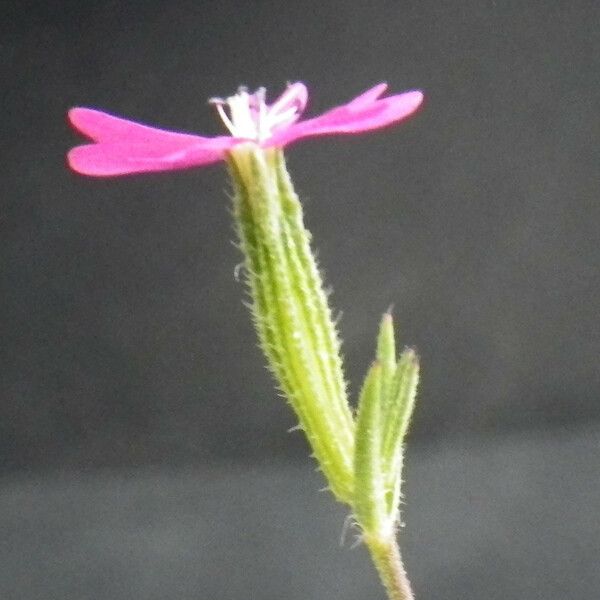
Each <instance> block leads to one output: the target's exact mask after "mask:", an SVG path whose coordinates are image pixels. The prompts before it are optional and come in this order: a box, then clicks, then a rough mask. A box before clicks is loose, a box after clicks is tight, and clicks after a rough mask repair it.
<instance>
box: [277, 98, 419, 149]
mask: <svg viewBox="0 0 600 600" xmlns="http://www.w3.org/2000/svg"><path fill="white" fill-rule="evenodd" d="M373 90H375V88H373ZM366 93H368V92H366ZM366 93H365V94H366ZM359 98H360V97H359ZM371 98H372V97H371ZM355 100H356V99H355ZM422 101H423V94H422V92H420V91H418V90H415V91H411V92H405V93H403V94H398V95H395V96H390V97H388V98H383V99H381V100H375V101H370V102H369V101H368V100H365V99H362V100H361V101H360V102H359V103H358V104H357V103H355V101H352V102H350V103H349V104H346V105H343V106H339V107H337V108H334V109H332V110H330V111H328V112H326V113H324V114H322V115H321V116H319V117H315V118H314V119H308V120H307V121H301V122H300V123H295V124H294V125H291V126H290V127H288V128H287V129H285V130H283V131H281V132H278V133H276V134H275V135H274V136H273V137H272V138H271V139H269V140H267V142H266V145H267V146H285V145H287V144H291V143H292V142H295V141H297V140H300V139H303V138H308V137H315V136H321V135H336V134H346V133H362V132H364V131H371V130H373V129H379V128H381V127H386V126H387V125H392V124H394V123H397V122H398V121H401V120H402V119H405V118H406V117H408V116H409V115H411V114H412V113H413V112H415V111H416V110H417V108H418V107H419V106H420V104H421V102H422Z"/></svg>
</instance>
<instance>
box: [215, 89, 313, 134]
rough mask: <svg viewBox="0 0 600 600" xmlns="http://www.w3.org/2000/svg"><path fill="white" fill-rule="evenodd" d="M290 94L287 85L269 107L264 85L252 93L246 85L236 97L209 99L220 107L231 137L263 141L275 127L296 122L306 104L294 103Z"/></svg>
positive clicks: (221, 115)
mask: <svg viewBox="0 0 600 600" xmlns="http://www.w3.org/2000/svg"><path fill="white" fill-rule="evenodd" d="M290 96H291V94H290V93H289V88H288V91H286V92H284V93H283V94H282V96H281V97H280V98H279V99H278V100H277V101H276V102H275V103H274V104H273V105H271V106H268V105H267V103H266V90H265V88H258V89H257V90H256V92H254V94H249V93H248V89H247V88H245V87H240V88H239V89H238V93H237V94H235V95H234V96H230V97H229V98H227V99H225V100H223V99H222V98H212V99H211V100H210V102H211V104H214V105H215V106H216V107H217V112H218V113H219V116H220V117H221V120H222V121H223V123H224V125H225V127H227V129H228V130H229V131H230V132H231V135H232V136H234V137H239V138H245V139H249V140H254V141H256V142H258V143H260V142H263V141H265V140H266V139H268V138H269V137H270V136H271V135H273V131H274V130H275V129H277V128H279V127H281V126H284V125H290V124H292V123H294V122H295V121H296V119H297V118H298V116H299V113H300V112H302V109H303V105H300V104H298V103H297V102H293V98H292V97H290ZM290 100H292V103H290ZM301 104H302V103H301ZM225 107H227V110H226V108H225Z"/></svg>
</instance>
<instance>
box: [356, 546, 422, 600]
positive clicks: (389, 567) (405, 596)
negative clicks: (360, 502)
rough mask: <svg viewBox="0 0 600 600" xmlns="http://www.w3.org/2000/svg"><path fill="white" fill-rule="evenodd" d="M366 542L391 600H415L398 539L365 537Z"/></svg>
mask: <svg viewBox="0 0 600 600" xmlns="http://www.w3.org/2000/svg"><path fill="white" fill-rule="evenodd" d="M364 541H365V544H366V545H367V548H368V549H369V552H370V553H371V558H372V559H373V563H374V564H375V568H376V569H377V572H378V573H379V577H380V578H381V582H382V583H383V585H384V587H385V589H386V591H387V594H388V597H389V599H390V600H414V596H413V593H412V589H411V587H410V582H409V581H408V577H407V576H406V571H405V570H404V564H403V563H402V557H401V555H400V548H399V547H398V542H397V541H396V538H395V537H393V536H392V537H390V538H389V539H381V538H372V537H368V536H367V535H365V537H364Z"/></svg>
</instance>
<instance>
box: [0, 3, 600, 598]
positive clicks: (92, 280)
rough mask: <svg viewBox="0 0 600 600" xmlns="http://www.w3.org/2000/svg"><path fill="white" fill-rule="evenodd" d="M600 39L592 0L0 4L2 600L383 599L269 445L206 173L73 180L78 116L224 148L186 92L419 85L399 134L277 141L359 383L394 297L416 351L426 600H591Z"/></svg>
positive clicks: (275, 435)
mask: <svg viewBox="0 0 600 600" xmlns="http://www.w3.org/2000/svg"><path fill="white" fill-rule="evenodd" d="M599 26H600V7H599V6H598V4H597V2H591V1H590V2H494V1H481V2H475V1H471V2H469V1H465V2H414V3H405V2H371V3H359V2H329V3H315V2H288V3H283V2H231V1H230V2H223V1H221V2H199V1H196V2H191V1H190V2H178V1H174V2H170V3H159V2H154V1H152V2H140V3H133V2H104V3H103V2H95V3H91V2H90V3H81V2H54V3H47V4H45V5H43V6H42V5H40V6H37V5H36V4H34V3H12V4H11V5H9V9H8V13H7V15H6V17H5V18H3V22H2V25H0V27H1V29H2V31H1V33H2V35H1V38H0V75H1V81H2V82H3V83H2V89H1V91H0V94H1V98H2V104H1V106H2V113H1V114H2V118H1V119H0V144H1V157H2V181H3V192H2V196H1V198H0V255H1V257H2V261H1V263H0V265H1V266H0V290H1V293H0V308H1V312H0V314H1V315H2V316H1V327H2V337H1V339H2V343H1V345H0V366H1V372H2V376H1V378H0V393H1V403H0V469H1V471H2V473H3V474H4V478H3V480H2V482H3V483H2V489H1V492H2V496H1V498H0V499H1V501H2V504H1V505H0V509H1V510H2V513H0V519H3V520H2V521H1V522H0V527H2V528H4V529H6V531H5V533H7V535H5V536H4V539H7V540H9V543H8V545H7V546H6V553H7V554H6V555H5V556H3V560H2V561H0V564H2V565H3V566H2V567H1V568H2V569H3V572H2V573H0V575H2V577H0V580H1V581H2V583H0V591H1V592H3V597H8V598H11V599H12V598H26V599H32V598H51V597H61V598H88V597H89V598H111V600H117V599H120V598H126V597H127V598H128V599H132V598H154V597H156V598H164V597H167V596H169V597H170V598H173V599H176V598H177V599H179V598H185V599H187V598H196V597H197V598H212V597H220V598H247V597H252V598H254V597H256V598H259V597H262V598H281V597H282V596H285V597H287V598H296V597H298V598H300V597H302V598H305V597H339V598H343V597H346V598H354V597H356V598H359V597H366V596H367V595H370V596H371V597H379V596H377V594H381V592H380V591H379V590H378V588H377V587H376V582H375V581H374V580H371V579H369V578H372V573H371V571H370V570H369V568H368V564H367V562H366V560H365V557H364V555H363V554H359V553H358V552H360V551H358V552H357V553H349V552H347V551H346V550H341V551H340V550H337V549H336V546H335V544H336V543H337V541H336V539H335V538H336V536H337V533H338V531H339V527H340V523H341V521H342V520H343V516H344V514H343V511H341V512H340V511H338V512H333V513H332V512H329V513H328V512H327V511H328V510H330V511H334V510H335V509H332V504H333V503H332V502H331V500H330V499H329V498H326V497H324V496H322V497H321V496H318V495H315V494H313V492H312V491H313V490H316V489H318V487H319V486H320V485H321V481H320V480H319V479H318V477H316V476H312V478H311V474H310V468H311V465H310V463H309V460H308V459H307V458H306V454H307V451H306V447H305V445H304V443H303V441H302V439H301V437H300V436H298V435H295V436H290V435H288V434H287V433H286V430H287V428H289V427H290V426H292V425H293V424H294V420H293V417H292V415H291V414H290V412H289V410H288V408H287V407H286V406H285V405H284V403H283V402H282V401H281V400H280V399H279V398H277V396H276V394H275V392H274V390H273V385H272V382H271V381H270V379H269V376H268V374H267V373H266V370H265V369H264V368H263V360H262V357H261V356H260V354H259V352H258V350H257V348H256V344H255V340H254V334H253V331H252V328H251V324H250V320H249V318H248V314H247V311H246V309H245V308H244V307H243V306H242V303H241V298H242V296H243V287H242V285H241V284H240V283H238V282H237V281H236V280H235V278H234V267H235V265H236V263H238V262H239V261H240V255H239V253H238V252H237V250H236V249H235V248H234V247H233V245H232V244H231V241H232V240H233V237H234V236H233V231H232V228H231V223H230V216H229V214H228V209H229V202H228V199H227V191H228V184H227V182H226V177H225V172H224V169H223V168H222V166H215V167H210V168H206V169H198V170H192V171H187V172H180V173H171V174H160V175H153V176H141V177H134V178H125V179H114V180H95V179H85V178H82V177H79V176H76V175H74V174H72V173H70V172H68V171H67V169H66V168H65V165H64V154H65V152H66V151H67V150H68V148H69V147H71V146H72V145H74V144H76V143H78V141H79V139H80V138H78V137H77V136H76V135H75V134H74V133H72V132H71V131H70V130H69V128H68V126H67V124H66V122H65V112H66V109H67V108H68V107H70V106H72V105H83V106H93V107H98V108H102V109H104V110H107V111H110V112H113V113H116V114H122V115H124V116H128V117H130V118H133V119H137V120H140V121H144V122H148V123H151V124H156V125H159V126H163V127H166V128H173V129H178V130H185V131H191V132H201V133H206V134H218V133H220V132H221V127H220V125H219V123H218V120H217V119H216V117H215V115H214V113H213V110H212V109H211V108H210V107H208V106H207V104H206V100H207V98H209V97H211V96H215V95H221V96H223V95H228V94H230V93H232V92H233V91H235V89H236V87H237V86H238V85H239V84H241V83H245V84H248V85H249V86H251V87H256V86H259V85H265V86H267V87H268V89H269V90H270V91H271V93H272V95H274V94H277V93H278V92H279V91H280V90H281V89H282V87H283V86H284V85H285V82H286V81H288V80H290V81H293V80H302V81H305V82H306V83H307V84H308V85H309V87H310V90H311V102H310V106H309V109H308V113H309V114H316V113H318V112H319V111H322V110H325V109H326V108H329V107H330V106H333V105H335V104H338V103H342V102H344V101H346V100H348V99H349V98H351V97H352V96H353V95H355V94H357V93H358V92H360V91H362V90H363V89H365V88H367V87H369V86H371V85H372V84H374V83H377V82H379V81H382V80H387V81H388V82H389V83H390V87H391V89H392V90H393V91H401V90H403V89H409V88H417V87H418V88H422V89H423V90H424V91H425V94H426V102H425V106H424V108H423V110H422V111H421V112H420V113H419V114H418V116H416V117H415V118H414V119H412V120H410V121H409V122H407V123H405V124H403V125H402V126H399V127H397V128H393V129H390V130H388V131H385V132H380V133H376V134H371V135H365V136H361V137H357V138H332V139H323V140H314V141H308V142H306V143H302V144H299V145H298V146H295V147H293V148H291V149H290V151H289V152H288V157H289V166H290V170H291V172H292V176H293V178H294V181H295V183H296V187H297V189H298V191H299V193H300V194H301V196H302V197H303V199H304V200H305V207H306V213H307V223H308V226H309V227H310V229H311V230H312V231H313V234H314V239H315V245H316V247H317V248H318V253H319V257H320V262H321V265H322V267H323V269H324V271H325V273H326V276H327V282H328V284H330V285H331V286H332V287H333V288H334V291H335V293H334V295H333V297H332V301H333V303H334V305H335V308H336V310H337V311H340V312H341V313H342V314H343V316H342V318H341V321H340V327H341V333H342V337H343V339H344V352H345V355H346V366H347V375H348V379H349V381H350V383H351V390H352V392H353V393H354V394H355V392H356V389H357V387H358V386H359V384H360V381H361V379H362V375H363V372H364V371H365V369H366V367H367V365H368V363H369V361H370V360H371V358H372V353H373V343H374V336H375V331H376V327H377V322H378V319H379V316H380V314H381V312H382V311H383V310H385V309H386V308H387V306H388V305H389V304H390V303H393V304H394V305H395V315H396V318H397V321H398V327H399V330H400V332H401V341H402V343H405V344H411V345H415V346H417V348H418V350H419V352H420V354H421V356H422V362H423V371H424V374H423V382H422V386H421V394H420V401H419V406H418V409H417V414H416V417H415V420H414V425H413V428H412V432H411V441H412V444H411V448H412V449H413V454H412V459H411V458H410V452H409V459H408V467H407V468H408V484H407V490H406V493H407V501H408V506H409V514H408V515H407V523H408V527H407V533H406V535H407V536H408V542H409V546H410V547H409V548H408V549H407V553H408V557H407V558H408V562H409V567H410V568H411V572H412V573H413V574H414V578H415V587H416V588H417V591H418V593H419V594H418V595H419V597H420V598H445V599H449V598H461V600H464V599H466V598H481V597H486V598H503V599H505V598H513V597H514V598H519V599H522V598H538V597H539V598H544V600H553V599H554V598H557V599H558V598H561V599H562V598H565V597H569V598H586V600H587V599H589V598H591V597H593V596H594V595H597V593H598V590H599V589H600V581H599V580H598V575H597V573H596V570H595V568H593V566H592V565H595V564H596V563H597V556H598V550H599V548H598V541H597V540H598V524H597V515H598V511H599V509H600V506H599V500H598V494H599V492H600V490H599V489H598V479H599V475H600V472H599V471H600V469H599V468H598V464H599V463H598V440H599V439H600V436H599V435H598V434H599V432H600V423H599V417H600V403H599V402H598V397H599V392H600V376H599V370H598V365H597V363H598V354H599V351H600V326H599V320H598V313H599V309H600V299H599V298H600V296H599V293H598V292H599V291H600V279H599V276H598V266H597V265H598V259H599V254H600V251H599V244H598V242H599V241H600V239H599V238H600V236H599V235H598V232H599V225H598V223H599V221H600V189H599V188H600V185H599V177H598V173H599V170H598V166H599V164H600V150H599V144H598V139H599V133H600V118H599V114H600V27H599ZM240 469H241V470H240ZM83 473H86V474H85V475H83ZM242 473H245V474H244V475H243V476H242ZM254 475H255V476H254ZM204 483H205V484H206V485H204ZM411 490H412V491H411ZM267 492H268V493H267ZM99 507H100V509H99ZM98 511H99V512H98ZM318 511H321V512H318ZM288 513H289V517H288V516H286V515H288ZM103 515H104V516H103ZM207 515H211V516H207ZM269 515H271V516H269ZM310 515H312V516H313V519H314V520H312V521H311V518H310ZM271 518H272V520H269V519H271ZM25 523H27V526H25V525H24V524H25ZM257 523H258V524H257ZM260 523H263V524H264V525H265V526H264V527H261V526H260ZM332 532H333V533H332ZM239 536H241V539H243V540H246V541H245V542H243V543H241V545H239V546H238V545H237V544H238V543H239V539H238V538H239ZM244 536H246V537H244ZM296 536H300V537H301V539H298V538H297V537H296ZM200 540H202V541H201V542H200ZM208 540H210V542H209V541H208ZM296 543H297V545H296ZM186 544H187V545H186ZM434 549H437V550H434ZM282 553H283V557H282ZM332 555H333V556H335V557H336V558H332ZM594 556H595V558H594ZM277 557H279V558H277ZM315 557H319V558H318V560H317V558H315ZM75 558H76V559H77V560H75ZM321 559H322V561H323V562H324V563H325V564H324V565H323V564H321V562H319V561H320V560H321ZM338 559H339V563H335V561H336V560H338ZM274 560H275V562H273V561H274ZM330 560H331V561H332V562H331V564H330V563H329V562H328V561H330ZM207 561H208V562H207ZM303 561H304V562H303ZM353 561H354V562H353ZM528 561H529V562H528ZM153 565H154V566H153ZM157 565H160V568H158V567H157ZM197 565H202V567H201V568H198V567H197ZM207 565H208V566H207ZM211 565H212V566H211ZM32 572H35V573H36V575H35V577H32ZM233 572H235V573H236V574H235V577H234V576H233V575H232V573H233ZM558 573H560V576H559V575H558ZM25 582H27V584H25ZM2 586H4V589H2ZM53 586H54V587H53ZM594 590H595V594H594Z"/></svg>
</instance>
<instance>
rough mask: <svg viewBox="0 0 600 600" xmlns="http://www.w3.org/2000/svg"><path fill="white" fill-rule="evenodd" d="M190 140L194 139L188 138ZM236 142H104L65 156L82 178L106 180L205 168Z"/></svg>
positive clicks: (75, 149) (219, 140)
mask: <svg viewBox="0 0 600 600" xmlns="http://www.w3.org/2000/svg"><path fill="white" fill-rule="evenodd" d="M191 137H192V138H193V136H191ZM238 142H239V140H236V139H235V138H231V137H225V136H223V137H218V138H211V139H209V140H208V141H207V140H206V139H202V138H199V139H196V140H193V141H192V142H189V141H183V142H180V143H179V146H177V145H176V144H175V143H174V141H173V140H169V141H167V142H166V143H164V144H163V143H161V142H157V141H156V140H153V141H152V143H150V144H148V143H143V142H131V141H126V142H106V143H99V144H87V145H85V146H77V147H75V148H73V149H72V150H71V151H70V152H69V153H68V155H67V160H68V163H69V166H70V167H71V168H72V169H73V170H74V171H77V172H78V173H82V174H83V175H92V176H95V177H109V176H112V175H129V174H133V173H149V172H153V171H173V170H176V169H186V168H189V167H196V166H200V165H207V164H211V163H214V162H217V161H219V160H222V159H223V158H224V156H225V152H226V151H227V150H228V149H229V148H231V147H232V146H234V145H235V144H237V143H238Z"/></svg>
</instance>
